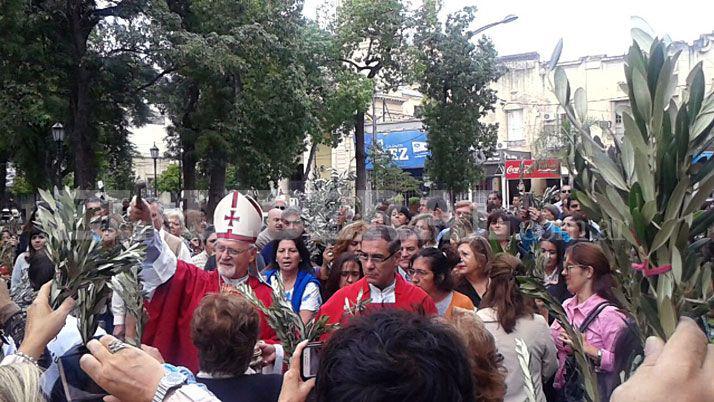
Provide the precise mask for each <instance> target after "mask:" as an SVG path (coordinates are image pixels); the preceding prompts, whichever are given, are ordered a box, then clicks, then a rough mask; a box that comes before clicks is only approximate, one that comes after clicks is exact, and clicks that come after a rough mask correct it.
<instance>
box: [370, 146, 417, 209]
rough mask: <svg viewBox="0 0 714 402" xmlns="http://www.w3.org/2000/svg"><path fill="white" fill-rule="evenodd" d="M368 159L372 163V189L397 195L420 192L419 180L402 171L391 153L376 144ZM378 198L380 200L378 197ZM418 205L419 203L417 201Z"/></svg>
mask: <svg viewBox="0 0 714 402" xmlns="http://www.w3.org/2000/svg"><path fill="white" fill-rule="evenodd" d="M367 157H368V158H369V161H370V162H371V163H372V188H373V189H374V190H376V191H380V190H387V191H394V192H397V193H404V192H409V191H417V190H419V180H417V179H416V178H414V176H412V175H410V174H409V173H408V172H405V171H404V170H402V169H400V168H399V167H398V166H397V164H396V163H395V162H394V160H393V159H392V155H391V154H390V153H389V152H386V151H385V150H383V149H382V148H381V147H380V146H379V144H374V145H373V146H372V147H371V149H370V151H369V153H368V155H367ZM376 198H379V196H378V195H377V197H376ZM417 203H418V201H417Z"/></svg>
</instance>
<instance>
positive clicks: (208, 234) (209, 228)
mask: <svg viewBox="0 0 714 402" xmlns="http://www.w3.org/2000/svg"><path fill="white" fill-rule="evenodd" d="M214 233H216V228H215V226H213V225H208V226H206V228H205V229H203V233H202V234H201V242H202V243H203V244H206V242H207V241H208V238H209V237H211V235H212V234H214Z"/></svg>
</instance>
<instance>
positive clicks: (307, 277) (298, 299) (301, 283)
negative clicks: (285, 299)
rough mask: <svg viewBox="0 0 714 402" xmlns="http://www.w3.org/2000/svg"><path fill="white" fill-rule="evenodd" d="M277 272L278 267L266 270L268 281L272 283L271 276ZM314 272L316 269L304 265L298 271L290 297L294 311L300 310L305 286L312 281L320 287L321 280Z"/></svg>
mask: <svg viewBox="0 0 714 402" xmlns="http://www.w3.org/2000/svg"><path fill="white" fill-rule="evenodd" d="M301 265H302V264H301ZM277 272H278V271H277V270H276V269H270V270H268V271H266V272H265V277H266V278H267V280H268V283H270V280H271V278H272V277H273V276H274V275H275V274H276V273H277ZM313 272H314V270H313V269H312V268H311V267H310V268H305V267H303V266H301V267H300V270H299V271H298V276H297V278H296V279H295V285H294V286H293V294H292V298H291V299H290V303H291V304H292V306H293V311H294V312H296V313H299V312H300V305H301V304H302V296H303V295H304V294H305V288H306V287H307V284H308V283H311V282H312V283H314V284H315V285H317V287H318V288H319V287H320V280H319V279H317V277H316V276H315V274H314V273H313Z"/></svg>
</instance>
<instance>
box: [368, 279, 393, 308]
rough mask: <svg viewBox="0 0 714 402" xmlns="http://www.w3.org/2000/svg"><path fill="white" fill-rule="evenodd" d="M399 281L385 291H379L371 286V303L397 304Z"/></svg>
mask: <svg viewBox="0 0 714 402" xmlns="http://www.w3.org/2000/svg"><path fill="white" fill-rule="evenodd" d="M396 284H397V281H396V280H395V281H394V282H392V284H391V285H389V286H387V287H386V288H384V289H381V290H380V289H379V288H378V287H376V286H374V285H372V284H371V283H370V284H369V298H370V303H396V302H397V296H396V294H395V293H394V289H395V287H396Z"/></svg>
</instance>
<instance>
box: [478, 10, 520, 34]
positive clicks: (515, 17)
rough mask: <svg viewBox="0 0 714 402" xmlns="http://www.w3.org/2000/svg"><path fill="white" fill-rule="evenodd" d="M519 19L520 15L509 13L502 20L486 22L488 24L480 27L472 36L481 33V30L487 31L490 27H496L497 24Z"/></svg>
mask: <svg viewBox="0 0 714 402" xmlns="http://www.w3.org/2000/svg"><path fill="white" fill-rule="evenodd" d="M517 19H518V16H517V15H513V14H508V15H507V16H505V17H503V19H502V20H500V21H495V22H492V23H490V24H486V25H484V26H482V27H481V28H479V29H477V30H475V31H473V32H472V33H471V36H476V35H478V34H480V33H481V32H483V31H485V30H487V29H489V28H493V27H495V26H496V25H501V24H508V23H509V22H513V21H515V20H517Z"/></svg>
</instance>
